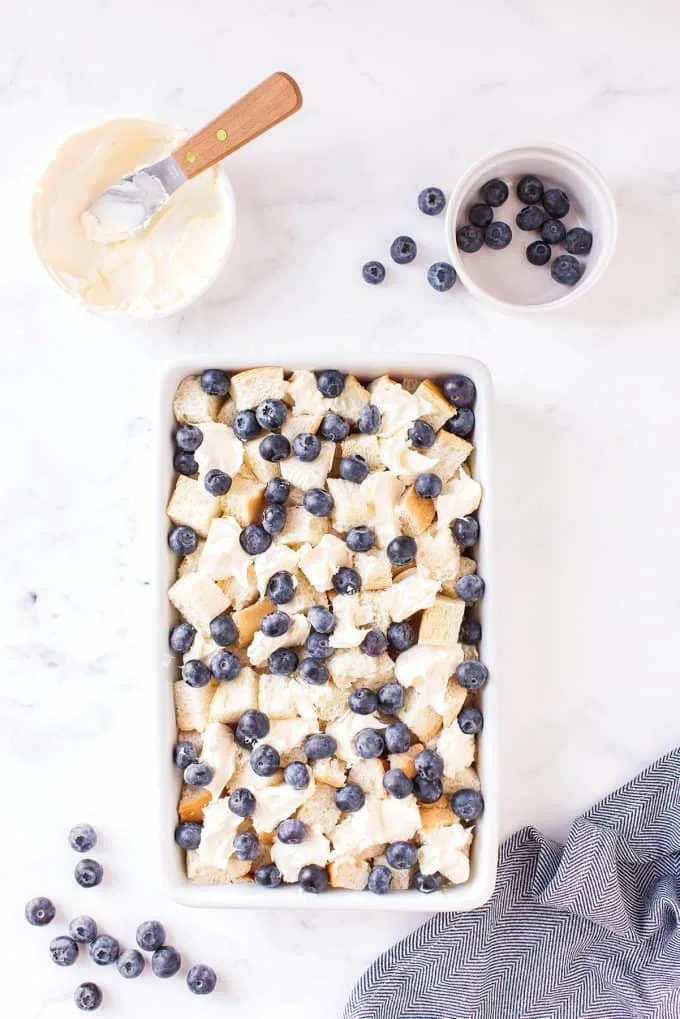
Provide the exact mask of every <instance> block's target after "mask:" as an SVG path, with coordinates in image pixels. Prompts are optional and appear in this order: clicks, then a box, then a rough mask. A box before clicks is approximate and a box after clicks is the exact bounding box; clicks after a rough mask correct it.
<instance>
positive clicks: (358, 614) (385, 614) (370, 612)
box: [354, 560, 391, 630]
mask: <svg viewBox="0 0 680 1019" xmlns="http://www.w3.org/2000/svg"><path fill="white" fill-rule="evenodd" d="M388 562H389V560H388ZM356 603H357V607H356V609H355V612H354V618H355V619H356V620H357V622H358V624H359V625H360V626H370V627H373V628H374V629H375V628H377V629H378V630H386V629H387V627H388V626H389V624H390V621H391V617H390V613H389V607H388V601H387V595H386V594H385V592H384V591H364V590H361V591H360V592H359V594H358V595H356Z"/></svg>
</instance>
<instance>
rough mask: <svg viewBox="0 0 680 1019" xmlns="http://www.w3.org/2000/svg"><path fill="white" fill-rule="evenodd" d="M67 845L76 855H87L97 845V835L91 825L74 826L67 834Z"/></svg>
mask: <svg viewBox="0 0 680 1019" xmlns="http://www.w3.org/2000/svg"><path fill="white" fill-rule="evenodd" d="M68 844H69V846H70V847H71V849H74V850H75V851H76V853H89V852H90V851H91V850H92V849H94V847H95V846H96V845H97V833H96V831H95V830H94V828H93V827H92V825H91V824H76V825H74V826H73V828H71V830H70V832H69V833H68Z"/></svg>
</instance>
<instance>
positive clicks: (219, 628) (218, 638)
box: [210, 614, 238, 647]
mask: <svg viewBox="0 0 680 1019" xmlns="http://www.w3.org/2000/svg"><path fill="white" fill-rule="evenodd" d="M210 636H211V637H212V639H213V640H214V641H215V643H216V644H219V646H220V647H229V645H230V644H235V643H236V641H237V640H238V629H237V627H236V623H235V622H234V620H233V619H232V618H231V616H227V615H225V614H223V615H221V616H215V618H214V619H211V620H210Z"/></svg>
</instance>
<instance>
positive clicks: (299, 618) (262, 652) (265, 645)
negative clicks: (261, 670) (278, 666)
mask: <svg viewBox="0 0 680 1019" xmlns="http://www.w3.org/2000/svg"><path fill="white" fill-rule="evenodd" d="M310 629H311V626H310V625H309V621H308V620H307V619H306V617H305V616H303V615H301V614H297V615H294V616H291V617H290V625H289V627H288V629H287V630H286V632H285V633H283V634H281V636H280V637H265V635H264V634H263V633H262V631H261V630H258V631H257V633H256V634H254V636H253V639H252V640H251V642H250V647H249V648H248V658H249V660H250V662H251V664H252V665H256V666H260V665H264V663H265V662H266V661H267V659H268V658H269V656H270V654H271V653H272V651H276V650H277V648H280V647H301V646H302V645H303V644H304V642H305V641H306V640H307V637H308V636H309V631H310Z"/></svg>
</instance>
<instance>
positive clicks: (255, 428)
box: [231, 410, 260, 442]
mask: <svg viewBox="0 0 680 1019" xmlns="http://www.w3.org/2000/svg"><path fill="white" fill-rule="evenodd" d="M231 427H232V428H233V430H234V435H235V436H236V438H237V439H240V440H241V442H248V440H249V439H255V438H256V437H257V436H258V435H259V434H260V426H259V424H258V421H257V417H256V416H255V411H254V410H240V411H239V412H238V414H235V415H234V420H233V422H232V425H231Z"/></svg>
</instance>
